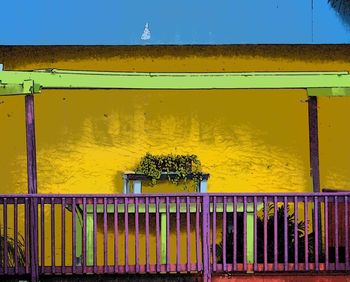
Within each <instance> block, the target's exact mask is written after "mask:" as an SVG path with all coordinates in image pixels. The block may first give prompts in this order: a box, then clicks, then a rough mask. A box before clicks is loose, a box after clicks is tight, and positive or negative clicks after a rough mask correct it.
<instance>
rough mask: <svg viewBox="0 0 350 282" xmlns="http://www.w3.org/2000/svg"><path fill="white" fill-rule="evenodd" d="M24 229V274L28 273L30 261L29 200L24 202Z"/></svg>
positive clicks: (26, 199)
mask: <svg viewBox="0 0 350 282" xmlns="http://www.w3.org/2000/svg"><path fill="white" fill-rule="evenodd" d="M24 204H25V205H24V213H25V214H24V226H25V227H24V229H25V231H24V232H25V235H24V240H25V242H24V244H25V249H24V256H25V268H26V273H29V266H30V259H29V224H30V220H29V199H28V198H25V200H24Z"/></svg>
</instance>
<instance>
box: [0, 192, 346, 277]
mask: <svg viewBox="0 0 350 282" xmlns="http://www.w3.org/2000/svg"><path fill="white" fill-rule="evenodd" d="M349 198H350V193H345V192H344V193H343V192H339V193H332V192H326V193H310V194H300V193H293V194H292V193H291V194H210V193H208V194H207V193H188V194H149V195H143V194H140V195H44V194H37V195H1V197H0V205H1V206H0V213H1V215H0V216H1V243H2V244H1V249H0V251H1V254H0V258H1V259H0V261H1V268H0V274H1V275H2V276H3V277H8V276H18V277H29V276H31V275H33V273H34V274H35V275H38V276H43V275H45V276H47V275H49V276H50V275H73V276H88V275H89V274H118V275H119V274H120V275H124V274H129V275H133V274H158V275H159V274H160V275H161V274H167V275H172V274H177V275H182V274H187V275H188V274H198V273H199V274H200V275H202V276H203V277H204V280H205V281H207V280H209V279H210V277H211V276H212V275H215V274H225V273H288V272H290V273H296V272H300V273H327V272H329V271H332V272H345V271H349V270H350V265H349V255H350V253H349Z"/></svg>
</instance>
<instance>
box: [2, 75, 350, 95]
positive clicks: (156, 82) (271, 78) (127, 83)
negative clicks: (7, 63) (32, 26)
mask: <svg viewBox="0 0 350 282" xmlns="http://www.w3.org/2000/svg"><path fill="white" fill-rule="evenodd" d="M27 80H31V81H33V82H34V83H33V85H32V86H33V88H32V92H33V93H39V92H40V91H41V89H59V88H62V89H295V88H301V89H308V90H309V91H308V92H309V93H315V94H311V95H317V96H318V95H326V94H318V93H319V91H318V90H317V91H313V90H312V88H317V89H319V88H334V89H337V90H334V91H332V95H331V96H334V95H337V93H339V95H341V96H344V95H349V94H348V93H349V91H350V90H348V89H342V88H350V75H349V73H348V72H250V73H223V72H218V73H137V72H94V71H65V70H37V71H1V72H0V81H1V82H0V89H3V90H2V91H0V95H18V94H26V93H27V90H28V89H26V88H25V87H24V86H23V85H24V84H25V83H24V82H25V81H27ZM21 85H22V86H21ZM21 87H22V88H23V87H24V88H25V89H24V88H23V89H22V88H21ZM339 88H340V89H339ZM4 89H6V90H4ZM18 92H19V93H18ZM322 93H325V92H322Z"/></svg>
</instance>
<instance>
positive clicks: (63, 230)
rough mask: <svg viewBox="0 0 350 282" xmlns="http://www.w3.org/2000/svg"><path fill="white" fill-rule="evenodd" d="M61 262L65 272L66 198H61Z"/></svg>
mask: <svg viewBox="0 0 350 282" xmlns="http://www.w3.org/2000/svg"><path fill="white" fill-rule="evenodd" d="M61 221H62V228H61V264H62V273H65V272H66V260H65V258H66V224H65V221H66V199H65V198H62V199H61Z"/></svg>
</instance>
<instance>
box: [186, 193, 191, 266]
mask: <svg viewBox="0 0 350 282" xmlns="http://www.w3.org/2000/svg"><path fill="white" fill-rule="evenodd" d="M190 203H191V201H190V197H188V196H187V197H186V240H187V244H186V245H187V246H186V252H187V272H190V271H191V222H190V220H191V217H190V212H191V211H190V208H191V207H190Z"/></svg>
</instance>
